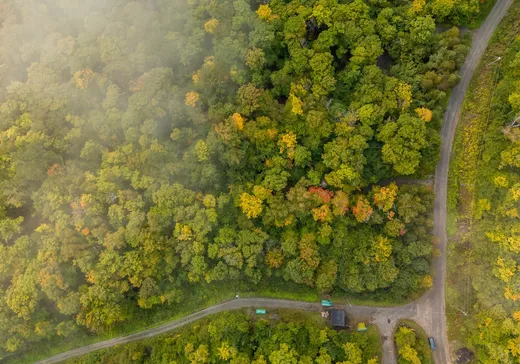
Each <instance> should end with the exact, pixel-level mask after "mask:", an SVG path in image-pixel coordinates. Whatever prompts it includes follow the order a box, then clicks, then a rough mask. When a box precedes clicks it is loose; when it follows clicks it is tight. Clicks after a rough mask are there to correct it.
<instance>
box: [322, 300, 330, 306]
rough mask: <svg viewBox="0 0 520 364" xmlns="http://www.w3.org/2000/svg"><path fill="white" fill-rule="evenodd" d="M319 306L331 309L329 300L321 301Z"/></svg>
mask: <svg viewBox="0 0 520 364" xmlns="http://www.w3.org/2000/svg"><path fill="white" fill-rule="evenodd" d="M321 305H322V306H323V307H332V301H331V300H321Z"/></svg>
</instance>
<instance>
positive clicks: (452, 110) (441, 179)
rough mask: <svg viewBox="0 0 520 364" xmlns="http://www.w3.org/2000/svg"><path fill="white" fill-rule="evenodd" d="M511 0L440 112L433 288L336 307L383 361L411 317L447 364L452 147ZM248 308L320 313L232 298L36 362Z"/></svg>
mask: <svg viewBox="0 0 520 364" xmlns="http://www.w3.org/2000/svg"><path fill="white" fill-rule="evenodd" d="M513 1H514V0H498V1H497V2H496V4H495V6H494V7H493V10H492V11H491V13H490V14H489V16H488V17H487V19H486V20H485V22H484V23H483V24H482V26H481V27H480V28H479V30H478V31H477V32H476V33H475V34H474V36H473V42H472V45H471V50H470V52H469V54H468V56H467V58H466V61H465V62H464V65H463V66H462V68H461V71H460V76H461V80H460V83H459V84H458V85H457V86H456V87H455V88H454V89H453V92H452V94H451V97H450V100H449V104H448V108H447V109H446V113H445V114H444V123H443V126H442V130H441V137H442V146H441V153H440V160H439V164H438V165H437V169H436V171H435V205H434V234H435V235H437V236H438V237H439V240H440V243H439V249H440V250H441V256H440V257H439V258H436V259H435V260H434V262H433V270H434V277H435V279H434V284H433V288H432V289H431V290H429V291H428V292H427V293H426V294H424V295H423V296H422V297H421V298H419V299H418V300H417V301H415V302H413V303H410V304H408V305H404V306H398V307H368V306H351V305H335V306H336V307H338V308H342V309H344V310H345V311H346V313H347V315H349V316H352V317H366V318H367V319H370V320H371V322H372V323H374V324H376V325H378V327H379V329H380V331H381V336H382V342H383V364H395V363H396V362H397V361H396V358H395V352H394V351H395V349H394V345H393V343H392V332H393V330H394V326H395V323H396V322H397V320H399V319H402V318H409V319H412V320H415V321H416V322H417V323H419V324H420V325H421V326H422V327H423V328H424V330H425V331H426V333H427V334H428V335H429V336H433V337H434V338H435V339H436V343H437V350H436V351H435V353H434V357H435V363H436V364H448V363H451V360H450V353H449V348H448V344H449V343H448V336H447V331H446V330H447V328H446V314H445V298H444V282H445V278H446V244H447V236H446V216H447V213H446V196H447V180H448V166H449V160H450V154H451V148H452V145H453V138H454V136H455V130H456V128H457V123H458V119H459V113H460V110H461V107H462V102H463V100H464V96H465V94H466V90H467V88H468V85H469V82H470V80H471V77H472V75H473V72H474V71H475V68H476V67H477V65H478V63H479V61H480V58H481V57H482V55H483V54H484V51H485V50H486V47H487V43H488V41H489V39H490V38H491V36H492V34H493V32H494V30H495V28H496V27H497V25H498V24H499V23H500V21H501V20H502V18H503V17H504V15H505V14H506V13H507V9H508V8H509V6H510V5H511V4H512V3H513ZM248 307H262V308H290V309H297V310H305V311H320V309H321V306H320V305H319V304H317V303H309V302H301V301H287V300H276V299H267V298H250V299H236V300H233V301H228V302H224V303H221V304H218V305H215V306H211V307H208V308H206V309H204V310H202V311H199V312H196V313H194V314H191V315H188V316H185V317H183V318H181V319H178V320H175V321H172V322H169V323H167V324H164V325H161V326H158V327H155V328H151V329H148V330H144V331H141V332H138V333H135V334H132V335H129V336H123V337H118V338H114V339H111V340H107V341H101V342H98V343H95V344H92V345H88V346H84V347H81V348H77V349H74V350H70V351H67V352H64V353H61V354H58V355H55V356H53V357H51V358H48V359H45V360H42V361H40V362H39V363H42V364H43V363H57V362H60V361H63V360H67V359H70V358H73V357H76V356H79V355H84V354H87V353H90V352H92V351H95V350H99V349H102V348H109V347H111V346H115V345H120V344H125V343H129V342H132V341H136V340H141V339H146V338H150V337H153V336H156V335H160V334H162V333H165V332H167V331H170V330H173V329H176V328H179V327H181V326H183V325H186V324H188V323H190V322H193V321H196V320H199V319H201V318H203V317H205V316H208V315H212V314H215V313H218V312H222V311H227V310H236V309H241V308H248Z"/></svg>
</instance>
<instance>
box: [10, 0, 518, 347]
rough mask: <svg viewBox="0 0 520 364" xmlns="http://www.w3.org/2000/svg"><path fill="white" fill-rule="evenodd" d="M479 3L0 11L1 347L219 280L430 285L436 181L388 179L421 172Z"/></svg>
mask: <svg viewBox="0 0 520 364" xmlns="http://www.w3.org/2000/svg"><path fill="white" fill-rule="evenodd" d="M479 6H481V2H480V1H477V0H454V1H453V0H450V1H446V0H434V1H428V2H426V1H424V0H414V1H404V0H394V1H390V0H388V1H385V0H365V1H363V0H354V1H338V0H318V1H314V0H291V1H289V0H287V1H282V0H273V1H271V2H269V3H268V2H266V1H256V0H251V1H247V0H234V1H231V0H218V1H216V0H189V1H182V0H155V1H148V0H143V1H128V0H112V1H102V0H96V1H92V0H55V1H45V0H24V1H21V0H20V1H15V0H5V1H2V3H1V4H0V47H1V51H0V83H1V87H0V257H1V259H0V347H1V349H0V357H1V356H3V355H6V354H7V353H12V352H19V351H20V350H22V349H24V348H26V349H27V348H30V345H29V344H30V343H34V342H39V341H41V340H45V339H48V338H53V337H68V336H70V335H74V333H75V332H76V331H77V330H89V331H91V332H94V333H101V332H104V331H106V330H109V329H110V328H111V327H113V326H114V325H116V324H118V323H120V322H123V321H126V320H129V319H131V318H132V317H134V316H135V313H136V312H137V311H140V310H148V309H157V307H161V306H162V307H165V308H170V307H172V306H173V305H175V304H178V303H182V302H183V299H184V298H185V295H186V292H188V291H190V290H197V289H199V288H200V287H202V286H204V285H207V284H215V283H217V282H224V281H225V282H241V284H242V285H245V286H247V287H249V289H251V290H254V289H255V287H256V285H257V284H259V283H262V282H264V283H265V282H268V281H269V280H277V281H282V282H292V283H296V284H300V285H305V286H308V287H312V288H313V289H315V290H316V291H317V292H319V293H328V292H332V291H334V292H337V293H343V294H344V293H348V294H362V295H367V296H370V297H372V298H385V299H394V300H398V299H403V298H405V297H408V296H410V295H411V294H413V293H416V292H418V291H420V290H422V289H424V288H428V287H429V286H430V285H431V284H432V279H431V276H430V273H429V272H430V270H429V259H430V257H431V255H432V252H433V251H434V249H433V247H432V237H431V235H430V234H429V232H430V229H431V224H432V221H431V211H432V201H433V195H432V191H431V190H430V189H429V188H427V187H424V186H414V185H401V186H397V185H396V184H395V183H390V184H386V183H385V184H382V183H381V184H378V182H380V181H382V180H387V179H389V178H394V177H397V176H410V177H413V178H422V177H425V176H428V175H430V174H432V173H433V170H434V168H435V164H436V162H437V158H438V149H439V144H440V137H439V133H438V131H439V128H440V123H441V121H442V114H443V106H444V105H445V101H446V96H447V94H448V93H449V91H450V88H451V87H452V86H454V85H455V84H456V83H457V82H458V76H457V72H458V68H459V67H460V66H461V65H462V63H463V60H464V57H465V54H466V52H467V50H468V43H467V42H466V41H463V39H462V37H461V35H460V34H459V30H458V29H457V28H455V27H454V28H452V29H448V30H447V31H444V32H441V31H436V24H439V23H441V22H442V23H451V24H460V23H465V22H468V21H470V20H471V19H473V18H474V17H476V16H478V12H479ZM506 154H507V153H506ZM506 154H504V158H505V159H504V163H507V160H508V159H507V155H506ZM512 163H514V160H513V162H512Z"/></svg>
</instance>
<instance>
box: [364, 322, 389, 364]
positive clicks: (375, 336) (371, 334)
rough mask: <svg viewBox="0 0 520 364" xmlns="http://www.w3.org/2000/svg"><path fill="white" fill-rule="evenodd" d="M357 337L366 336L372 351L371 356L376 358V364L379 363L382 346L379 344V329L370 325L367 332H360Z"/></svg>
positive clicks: (381, 357)
mask: <svg viewBox="0 0 520 364" xmlns="http://www.w3.org/2000/svg"><path fill="white" fill-rule="evenodd" d="M359 335H366V337H367V338H368V343H369V346H370V347H371V348H373V349H374V352H373V353H371V354H372V355H371V356H374V357H375V356H377V358H378V362H379V363H381V360H382V359H383V344H382V342H381V332H379V328H378V327H377V326H376V325H370V326H368V328H367V331H365V332H360V333H359Z"/></svg>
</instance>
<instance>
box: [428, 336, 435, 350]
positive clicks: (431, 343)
mask: <svg viewBox="0 0 520 364" xmlns="http://www.w3.org/2000/svg"><path fill="white" fill-rule="evenodd" d="M428 342H429V343H430V349H432V350H435V348H436V347H435V340H433V337H429V338H428Z"/></svg>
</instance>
